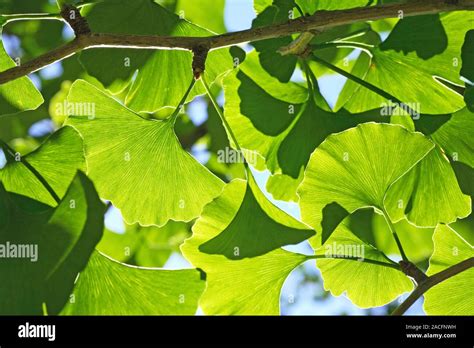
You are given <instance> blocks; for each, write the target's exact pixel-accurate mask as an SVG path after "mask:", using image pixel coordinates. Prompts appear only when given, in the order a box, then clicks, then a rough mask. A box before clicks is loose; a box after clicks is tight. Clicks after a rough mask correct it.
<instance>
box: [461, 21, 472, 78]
mask: <svg viewBox="0 0 474 348" xmlns="http://www.w3.org/2000/svg"><path fill="white" fill-rule="evenodd" d="M461 59H462V68H461V71H460V74H461V76H463V77H465V78H466V79H468V80H469V81H471V82H473V83H474V30H469V31H468V32H467V33H466V36H465V38H464V44H463V45H462V52H461Z"/></svg>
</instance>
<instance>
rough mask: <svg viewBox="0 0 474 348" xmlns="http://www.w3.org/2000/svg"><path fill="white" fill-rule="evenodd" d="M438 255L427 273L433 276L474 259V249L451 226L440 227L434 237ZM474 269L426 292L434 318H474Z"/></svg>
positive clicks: (435, 253) (425, 305)
mask: <svg viewBox="0 0 474 348" xmlns="http://www.w3.org/2000/svg"><path fill="white" fill-rule="evenodd" d="M433 241H434V253H433V256H432V257H431V259H430V267H429V268H428V271H427V274H428V275H433V274H436V273H438V272H441V271H443V270H445V269H447V268H448V267H450V266H453V265H455V264H457V263H459V262H461V261H464V260H466V259H468V258H472V257H474V249H473V246H472V245H470V244H469V243H468V242H467V241H466V240H464V239H463V238H462V237H461V236H459V234H457V233H456V231H454V230H453V229H452V228H450V227H449V226H444V225H439V226H438V227H437V228H436V231H435V233H434V236H433ZM473 279H474V268H470V269H468V270H465V271H464V272H461V273H459V274H457V275H455V276H454V277H451V278H449V279H447V280H445V281H443V282H441V283H439V284H437V285H435V286H434V287H433V288H431V289H430V290H428V291H427V292H426V293H425V295H424V296H425V303H424V306H423V307H424V310H425V312H426V313H427V314H430V315H473V314H474V296H473V294H472V280H473Z"/></svg>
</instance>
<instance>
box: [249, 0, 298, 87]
mask: <svg viewBox="0 0 474 348" xmlns="http://www.w3.org/2000/svg"><path fill="white" fill-rule="evenodd" d="M293 7H294V2H293V1H291V0H290V1H289V0H273V4H272V5H271V6H269V7H266V8H265V9H264V10H263V11H262V12H261V13H259V14H258V15H257V18H255V19H254V20H253V22H252V28H259V27H264V26H268V25H273V24H278V23H282V22H287V21H288V20H289V19H290V17H291V16H290V13H292V12H291V11H293ZM292 41H293V39H292V37H291V36H287V37H281V38H275V39H268V40H262V41H256V42H252V46H254V47H255V49H256V51H257V52H258V58H259V61H260V64H261V66H262V67H263V68H264V69H265V70H266V71H267V72H268V73H269V74H270V75H271V76H273V77H275V78H277V79H278V80H279V81H280V82H288V81H289V80H290V78H291V75H293V71H294V70H295V67H296V61H297V57H296V56H294V55H286V56H282V55H281V54H280V53H278V52H277V50H278V49H279V48H280V47H283V46H286V45H289V44H290V43H291V42H292Z"/></svg>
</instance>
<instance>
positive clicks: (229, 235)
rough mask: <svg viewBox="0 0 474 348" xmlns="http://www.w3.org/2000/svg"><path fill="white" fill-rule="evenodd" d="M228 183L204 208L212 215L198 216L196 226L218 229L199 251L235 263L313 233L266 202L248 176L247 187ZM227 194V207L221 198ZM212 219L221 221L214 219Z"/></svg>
mask: <svg viewBox="0 0 474 348" xmlns="http://www.w3.org/2000/svg"><path fill="white" fill-rule="evenodd" d="M232 183H233V184H232V187H231V188H229V189H228V190H227V191H226V194H224V195H222V196H220V199H218V200H217V201H215V202H214V204H212V205H210V206H209V207H208V208H207V213H208V214H211V213H212V215H211V216H210V217H207V216H201V217H200V220H199V221H200V223H201V224H202V225H205V226H206V228H210V229H215V230H220V233H219V234H218V235H217V236H215V237H213V238H211V239H209V240H208V241H206V242H205V243H203V244H202V245H200V246H199V251H200V252H202V253H206V254H218V255H224V256H226V257H227V258H228V259H235V260H238V259H243V258H246V257H255V256H259V255H263V254H265V253H267V252H269V251H272V250H275V249H277V248H279V247H282V246H285V245H289V244H297V243H300V242H302V241H304V240H306V239H308V238H309V237H311V236H312V235H313V234H314V231H312V230H310V229H309V228H308V227H307V226H306V225H304V224H302V223H300V222H299V221H297V220H295V219H294V218H292V217H290V216H289V215H287V214H286V213H284V212H283V211H281V210H280V209H279V208H277V207H276V206H274V205H273V204H272V203H270V202H269V201H268V200H267V199H266V198H265V196H264V195H263V193H262V192H261V191H260V190H259V189H258V186H257V184H256V183H255V182H254V179H253V178H252V177H250V179H249V182H248V184H247V183H246V182H245V181H243V180H234V181H233V182H232ZM231 193H232V201H231V202H230V203H231V204H232V205H228V203H229V202H227V201H224V199H227V198H228V196H230V194H231ZM211 209H213V210H212V211H211ZM216 216H220V217H221V218H220V219H219V220H215V219H216ZM199 226H201V225H199ZM197 228H199V227H197Z"/></svg>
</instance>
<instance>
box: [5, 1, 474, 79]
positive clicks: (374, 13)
mask: <svg viewBox="0 0 474 348" xmlns="http://www.w3.org/2000/svg"><path fill="white" fill-rule="evenodd" d="M460 10H474V0H459V1H457V2H456V3H452V2H450V1H446V0H426V1H413V2H412V1H410V2H408V3H403V4H397V3H394V4H393V3H392V4H385V5H380V6H371V7H362V8H354V9H348V10H338V11H318V12H316V13H315V14H314V15H312V16H308V17H304V18H303V17H301V18H297V19H294V20H290V21H288V22H286V23H280V24H275V25H270V26H265V27H258V28H252V29H248V30H242V31H238V32H233V33H226V34H222V35H214V36H208V37H179V36H160V35H143V36H141V35H123V34H94V33H92V34H87V35H83V36H81V37H77V38H76V39H75V40H73V41H72V42H70V43H68V44H66V45H64V46H62V47H60V48H58V49H56V50H54V51H52V52H49V53H46V54H44V55H41V56H39V57H37V58H35V59H32V60H31V61H29V62H27V63H25V64H23V65H21V66H17V67H13V68H11V69H8V70H6V71H3V72H1V73H0V84H4V83H6V82H8V81H12V80H15V79H17V78H19V77H22V76H26V75H28V74H31V73H33V72H35V71H37V70H39V69H41V68H43V67H45V66H48V65H50V64H52V63H54V62H56V61H58V60H61V59H64V58H66V57H68V56H70V55H72V54H74V53H76V52H78V51H81V50H84V49H87V48H91V47H129V48H150V49H160V48H171V49H183V50H193V49H194V48H195V47H198V46H203V47H208V48H209V49H210V50H213V49H217V48H221V47H227V46H231V45H237V44H241V43H245V42H250V41H259V40H265V39H272V38H277V37H283V36H289V35H291V34H294V33H303V32H308V31H310V32H314V31H316V32H319V31H323V30H325V29H328V28H332V27H336V26H339V25H344V24H351V23H354V22H359V21H368V20H377V19H384V18H393V17H397V16H398V15H399V13H400V11H402V12H403V16H404V18H405V17H408V16H416V15H424V14H433V13H440V12H448V11H460Z"/></svg>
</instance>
